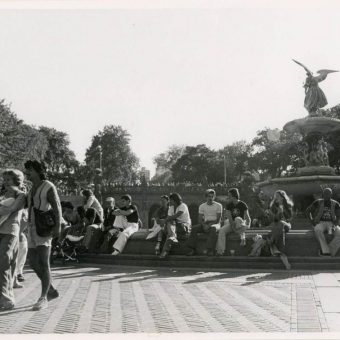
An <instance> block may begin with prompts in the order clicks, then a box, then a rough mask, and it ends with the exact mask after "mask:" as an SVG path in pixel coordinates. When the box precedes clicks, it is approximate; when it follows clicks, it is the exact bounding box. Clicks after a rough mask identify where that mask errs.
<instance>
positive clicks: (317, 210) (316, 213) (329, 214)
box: [306, 188, 340, 256]
mask: <svg viewBox="0 0 340 340" xmlns="http://www.w3.org/2000/svg"><path fill="white" fill-rule="evenodd" d="M332 194H333V192H332V189H330V188H325V189H324V190H323V198H322V199H318V200H316V201H314V202H313V203H312V204H311V205H310V206H309V207H308V208H307V210H306V215H307V217H308V218H309V220H310V221H311V223H312V224H313V226H314V233H315V237H316V239H317V240H318V242H319V244H320V247H321V252H320V255H321V256H330V255H332V256H335V255H336V253H337V252H338V250H339V248H340V227H339V219H340V205H339V202H337V201H335V200H333V199H332V198H331V197H332ZM333 229H334V238H333V240H332V241H331V242H330V243H329V244H327V242H326V239H325V232H326V231H327V232H328V233H329V234H332V233H333Z"/></svg>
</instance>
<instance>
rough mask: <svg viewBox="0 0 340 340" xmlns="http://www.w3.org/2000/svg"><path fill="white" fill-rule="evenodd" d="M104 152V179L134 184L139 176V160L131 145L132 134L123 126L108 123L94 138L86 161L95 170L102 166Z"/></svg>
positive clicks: (108, 181)
mask: <svg viewBox="0 0 340 340" xmlns="http://www.w3.org/2000/svg"><path fill="white" fill-rule="evenodd" d="M99 146H101V152H102V170H103V181H104V183H106V184H110V183H119V184H124V185H126V184H132V183H134V182H135V181H136V180H137V178H138V167H139V160H138V158H137V157H136V156H135V154H134V153H133V152H132V150H131V147H130V135H129V133H128V132H127V131H126V130H124V129H123V128H122V127H121V126H114V125H107V126H105V127H104V129H103V130H102V131H99V132H98V134H97V135H95V136H94V137H93V138H92V143H91V145H90V147H89V148H88V149H87V150H86V155H85V163H86V165H87V167H88V168H90V169H92V170H93V173H94V170H95V169H96V168H99V167H100V162H99V161H100V150H99V149H98V147H99Z"/></svg>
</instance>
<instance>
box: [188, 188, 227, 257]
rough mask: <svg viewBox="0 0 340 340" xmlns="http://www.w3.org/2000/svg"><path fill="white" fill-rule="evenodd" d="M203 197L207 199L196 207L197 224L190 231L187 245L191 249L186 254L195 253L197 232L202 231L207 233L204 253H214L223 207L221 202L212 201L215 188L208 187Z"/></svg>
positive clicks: (211, 254) (214, 195) (210, 254)
mask: <svg viewBox="0 0 340 340" xmlns="http://www.w3.org/2000/svg"><path fill="white" fill-rule="evenodd" d="M205 197H206V200H207V201H206V202H205V203H203V204H201V205H200V206H199V208H198V223H199V224H198V225H195V226H193V227H192V229H191V233H190V235H189V239H188V242H187V246H188V248H191V251H190V252H189V253H188V254H187V255H188V256H191V255H194V254H195V250H196V247H197V241H198V240H197V236H198V233H204V234H207V235H208V238H207V241H206V250H205V251H204V254H206V255H208V256H213V255H214V250H215V246H216V241H217V235H218V231H219V229H220V227H221V225H220V223H221V216H222V210H223V208H222V204H220V203H217V202H215V201H214V199H215V197H216V193H215V190H213V189H208V190H207V191H206V192H205Z"/></svg>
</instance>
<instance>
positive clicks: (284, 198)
mask: <svg viewBox="0 0 340 340" xmlns="http://www.w3.org/2000/svg"><path fill="white" fill-rule="evenodd" d="M273 203H276V204H279V205H281V204H283V205H284V206H293V202H292V200H291V199H290V198H289V196H288V195H287V193H286V192H285V191H284V190H276V191H275V193H274V197H273Z"/></svg>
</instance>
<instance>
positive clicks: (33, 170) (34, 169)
mask: <svg viewBox="0 0 340 340" xmlns="http://www.w3.org/2000/svg"><path fill="white" fill-rule="evenodd" d="M24 167H25V174H26V177H27V179H28V180H29V181H31V182H34V181H39V180H41V181H43V180H45V179H46V171H47V168H46V165H45V163H44V162H38V161H31V160H30V161H27V162H26V163H25V164H24Z"/></svg>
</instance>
